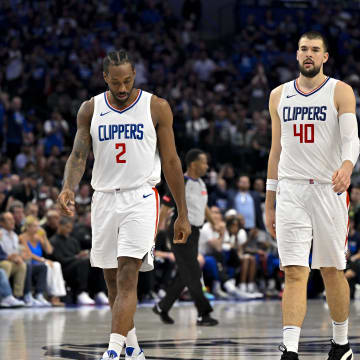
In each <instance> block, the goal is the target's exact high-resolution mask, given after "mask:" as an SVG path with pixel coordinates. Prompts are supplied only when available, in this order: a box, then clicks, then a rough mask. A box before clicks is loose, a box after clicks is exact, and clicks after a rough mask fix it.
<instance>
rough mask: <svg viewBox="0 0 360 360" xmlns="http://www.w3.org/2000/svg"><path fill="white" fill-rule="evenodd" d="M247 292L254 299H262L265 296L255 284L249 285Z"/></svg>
mask: <svg viewBox="0 0 360 360" xmlns="http://www.w3.org/2000/svg"><path fill="white" fill-rule="evenodd" d="M247 292H248V293H250V294H251V295H252V296H253V297H254V299H262V298H263V297H264V294H263V293H261V292H259V291H258V289H257V286H256V284H255V283H250V284H248V288H247Z"/></svg>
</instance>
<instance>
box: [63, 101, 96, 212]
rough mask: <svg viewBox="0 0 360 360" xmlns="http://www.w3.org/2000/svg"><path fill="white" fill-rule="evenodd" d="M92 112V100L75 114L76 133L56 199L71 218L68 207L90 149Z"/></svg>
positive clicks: (84, 103) (71, 201) (73, 197)
mask: <svg viewBox="0 0 360 360" xmlns="http://www.w3.org/2000/svg"><path fill="white" fill-rule="evenodd" d="M93 112H94V99H93V98H92V99H91V100H89V101H84V102H83V103H82V104H81V106H80V109H79V111H78V114H77V131H76V135H75V140H74V145H73V149H72V152H71V154H70V156H69V158H68V160H67V162H66V165H65V174H64V185H63V189H62V191H61V193H60V195H59V197H58V203H59V204H60V207H61V211H62V213H63V214H64V215H67V216H73V215H74V213H73V211H71V210H70V209H69V207H68V205H73V204H75V194H74V191H75V188H76V186H78V185H79V182H80V180H81V178H82V176H83V175H84V171H85V166H86V159H87V157H88V155H89V152H90V149H91V135H90V124H91V118H92V116H93Z"/></svg>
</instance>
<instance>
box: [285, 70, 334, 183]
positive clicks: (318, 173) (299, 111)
mask: <svg viewBox="0 0 360 360" xmlns="http://www.w3.org/2000/svg"><path fill="white" fill-rule="evenodd" d="M336 83H337V80H335V79H332V78H329V77H327V78H326V79H325V80H324V82H323V83H322V84H321V85H319V86H318V87H317V88H316V89H314V90H312V91H311V92H309V93H304V92H303V91H301V90H300V89H299V87H298V85H297V80H293V81H290V82H288V83H285V84H284V86H283V90H282V94H281V99H280V103H279V106H278V114H279V117H280V121H281V147H282V149H281V155H280V162H279V167H278V178H279V180H280V179H295V180H309V179H314V180H316V181H319V182H321V183H331V177H332V175H333V173H334V171H335V170H337V169H338V168H339V167H340V166H341V138H340V129H339V121H338V113H337V110H336V108H335V105H334V91H335V86H336Z"/></svg>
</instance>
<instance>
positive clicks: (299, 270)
mask: <svg viewBox="0 0 360 360" xmlns="http://www.w3.org/2000/svg"><path fill="white" fill-rule="evenodd" d="M284 270H285V281H287V282H291V283H295V282H304V281H306V280H307V277H308V274H309V270H308V269H307V268H305V267H303V266H286V267H285V268H284Z"/></svg>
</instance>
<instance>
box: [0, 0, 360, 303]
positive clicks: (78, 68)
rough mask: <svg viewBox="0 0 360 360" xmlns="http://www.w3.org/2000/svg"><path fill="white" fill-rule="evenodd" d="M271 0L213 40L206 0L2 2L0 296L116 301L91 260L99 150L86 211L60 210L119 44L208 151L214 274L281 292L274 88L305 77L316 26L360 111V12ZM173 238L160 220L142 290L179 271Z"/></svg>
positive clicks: (354, 229)
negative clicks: (80, 128) (268, 215)
mask: <svg viewBox="0 0 360 360" xmlns="http://www.w3.org/2000/svg"><path fill="white" fill-rule="evenodd" d="M260 3H261V4H258V1H251V0H249V1H245V2H241V1H238V2H237V5H236V7H235V9H234V11H233V13H234V17H235V24H236V31H235V33H234V34H233V35H231V36H227V37H226V38H218V39H216V38H214V39H213V40H212V41H205V40H204V39H203V38H202V36H201V34H202V32H201V16H202V12H203V11H202V5H201V4H202V2H201V0H184V2H183V8H182V14H181V16H176V15H175V14H174V12H173V10H172V8H171V6H170V3H169V2H167V1H160V0H132V1H130V0H122V1H117V0H107V1H102V2H98V1H95V0H77V1H56V2H54V1H38V2H37V1H27V0H5V1H1V2H0V31H1V34H2V36H1V39H0V61H1V64H2V66H1V67H0V305H2V306H23V305H28V306H32V305H37V306H40V305H46V306H48V305H49V303H51V304H53V305H55V306H61V305H63V302H64V301H66V302H78V303H79V304H91V303H94V302H97V303H107V298H106V294H105V284H104V281H103V278H102V276H101V273H100V272H99V271H98V269H92V268H91V267H90V262H89V249H90V247H91V218H90V204H91V195H92V190H91V188H90V186H89V182H90V178H91V168H92V163H93V155H92V154H90V156H89V161H88V166H87V170H86V172H85V174H84V177H83V181H82V183H81V185H80V186H79V188H78V190H77V193H76V216H75V218H74V219H72V220H69V219H66V218H63V217H61V214H60V212H59V209H58V207H57V205H56V199H57V196H58V194H59V191H60V189H61V182H62V178H63V171H64V166H65V163H66V160H67V158H68V155H69V153H70V151H71V146H72V142H73V138H74V134H75V131H76V114H77V111H78V109H79V106H80V104H81V103H82V101H84V100H86V99H88V98H90V97H91V96H94V95H96V94H98V93H101V92H103V91H105V83H104V81H103V78H102V58H103V57H104V56H105V55H106V53H107V52H108V51H110V50H114V49H119V48H126V49H127V50H128V51H129V53H130V54H131V55H132V56H133V57H134V59H135V64H136V65H135V66H136V72H137V75H136V86H137V87H141V88H142V89H144V90H147V91H150V92H152V93H155V94H156V95H158V96H160V97H164V98H166V99H167V100H168V101H169V103H170V105H171V108H172V111H173V114H174V132H175V137H176V144H177V149H178V152H179V154H180V156H181V157H182V155H183V154H184V153H185V152H186V151H187V150H188V149H189V148H192V147H198V148H201V149H202V150H204V151H206V152H207V153H208V154H209V162H210V165H211V169H210V170H209V172H208V174H207V176H206V179H205V180H206V183H207V186H208V191H209V206H210V207H211V209H212V212H213V213H214V216H215V217H217V219H218V220H217V226H216V227H214V228H212V227H211V226H210V225H209V224H205V226H204V228H203V229H202V232H201V241H200V243H201V244H200V246H201V251H200V253H201V256H200V257H199V262H200V265H201V266H202V268H203V274H204V275H203V280H204V285H206V287H207V289H208V290H209V291H210V292H212V293H213V295H214V296H216V297H219V298H228V297H236V298H254V297H261V296H263V295H264V294H265V295H274V294H277V293H278V292H279V291H281V273H280V272H279V271H278V268H279V266H278V265H279V264H278V258H277V251H276V243H275V242H274V241H273V240H272V239H271V238H270V237H269V235H268V234H267V232H266V230H265V227H264V219H263V217H264V213H263V203H264V197H265V195H264V191H265V190H264V178H265V177H266V163H267V157H268V153H269V149H270V144H271V123H270V117H269V113H268V110H267V99H268V95H269V92H270V90H271V89H272V88H273V87H275V86H277V85H278V84H279V83H281V82H285V81H289V80H291V79H293V78H295V77H296V76H297V63H296V58H295V52H296V48H297V39H298V37H299V35H300V34H301V33H303V32H304V31H307V30H310V29H309V23H310V24H312V25H311V29H314V30H318V31H322V32H323V33H324V34H325V35H326V36H327V37H328V40H329V43H330V59H329V61H328V63H327V64H326V66H325V73H328V74H330V75H331V76H333V77H336V78H340V79H342V80H344V81H346V82H348V83H349V84H350V85H352V86H353V88H354V91H355V95H356V98H357V106H358V108H357V112H358V116H359V115H360V95H359V94H360V77H359V74H360V61H359V60H360V50H359V49H360V43H359V42H360V40H359V39H360V33H359V31H360V30H359V28H358V23H359V20H360V19H359V18H360V12H359V10H358V9H352V8H351V6H352V5H351V4H352V2H351V1H350V2H344V4H347V5H349V7H348V8H346V7H345V5H342V3H341V2H338V3H334V5H331V4H328V3H327V2H326V1H318V2H317V7H316V8H312V9H295V8H291V9H289V8H283V7H279V8H276V7H268V6H267V5H269V6H270V5H272V2H271V1H260ZM276 3H277V4H278V3H281V2H276ZM252 5H260V6H257V7H253V6H252ZM261 5H263V6H261ZM309 6H311V4H310V5H309ZM358 172H359V169H358V167H357V168H356V172H355V176H354V181H353V186H352V189H351V206H350V217H351V220H352V221H351V222H350V225H351V226H350V234H349V245H350V251H351V254H352V255H351V257H350V262H349V263H350V267H349V269H348V270H347V277H348V279H349V281H350V283H351V284H352V286H353V289H355V284H356V283H357V282H360V255H359V254H360V252H359V251H360V243H359V241H360V235H359V232H358V231H359V230H360V187H359V185H358V184H360V179H359V176H358ZM357 181H359V182H357ZM159 188H160V192H164V191H165V188H164V184H163V183H162V184H160V187H159ZM169 241H171V239H169V238H168V237H167V231H166V224H162V227H161V230H160V232H159V234H158V238H157V245H156V270H155V271H154V272H153V273H152V274H142V276H141V278H140V282H139V284H140V286H139V287H140V289H139V294H140V295H139V296H140V298H146V297H147V296H149V294H150V295H151V294H152V293H154V292H155V293H156V294H161V291H163V289H164V288H166V284H167V283H168V281H169V280H170V279H171V277H172V276H173V275H174V272H175V271H176V269H175V265H174V256H173V254H172V253H171V252H169V246H168V244H169ZM10 285H11V286H10ZM65 294H66V296H65ZM64 296H65V297H64ZM9 304H10V305H9Z"/></svg>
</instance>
